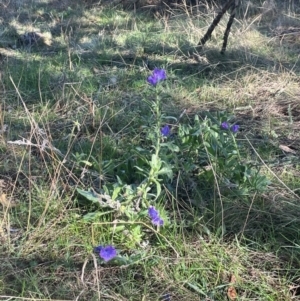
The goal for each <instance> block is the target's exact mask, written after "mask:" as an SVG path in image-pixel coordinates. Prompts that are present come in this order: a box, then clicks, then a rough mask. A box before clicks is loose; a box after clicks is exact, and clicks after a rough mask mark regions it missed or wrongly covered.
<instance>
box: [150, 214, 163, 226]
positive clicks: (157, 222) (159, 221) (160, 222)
mask: <svg viewBox="0 0 300 301" xmlns="http://www.w3.org/2000/svg"><path fill="white" fill-rule="evenodd" d="M151 222H152V224H153V225H155V226H163V224H164V220H163V219H162V218H160V217H159V216H158V217H156V218H153V219H152V220H151Z"/></svg>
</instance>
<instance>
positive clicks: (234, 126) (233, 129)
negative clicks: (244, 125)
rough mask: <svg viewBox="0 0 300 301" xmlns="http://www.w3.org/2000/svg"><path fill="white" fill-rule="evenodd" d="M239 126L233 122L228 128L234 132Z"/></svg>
mask: <svg viewBox="0 0 300 301" xmlns="http://www.w3.org/2000/svg"><path fill="white" fill-rule="evenodd" d="M239 128H240V126H239V125H237V124H234V125H233V126H232V127H231V128H230V130H231V132H232V133H236V132H237V131H238V130H239Z"/></svg>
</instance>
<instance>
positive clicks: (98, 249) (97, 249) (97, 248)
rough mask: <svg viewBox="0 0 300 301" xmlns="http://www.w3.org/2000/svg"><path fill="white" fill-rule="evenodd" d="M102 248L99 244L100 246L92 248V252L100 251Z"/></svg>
mask: <svg viewBox="0 0 300 301" xmlns="http://www.w3.org/2000/svg"><path fill="white" fill-rule="evenodd" d="M102 249H103V246H101V245H100V246H97V247H95V248H94V252H95V253H100V251H101V250H102Z"/></svg>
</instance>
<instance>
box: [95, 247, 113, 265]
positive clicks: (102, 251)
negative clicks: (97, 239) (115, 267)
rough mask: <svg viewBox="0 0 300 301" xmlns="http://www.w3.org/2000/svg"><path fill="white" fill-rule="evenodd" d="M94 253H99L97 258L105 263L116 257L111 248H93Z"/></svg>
mask: <svg viewBox="0 0 300 301" xmlns="http://www.w3.org/2000/svg"><path fill="white" fill-rule="evenodd" d="M94 251H95V252H97V253H99V256H100V257H101V258H102V259H103V260H104V261H105V262H107V261H109V260H111V259H113V258H114V257H116V256H117V251H116V249H115V248H114V247H113V246H106V247H103V246H98V247H95V248H94Z"/></svg>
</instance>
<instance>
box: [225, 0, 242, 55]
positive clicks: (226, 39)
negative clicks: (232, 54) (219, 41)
mask: <svg viewBox="0 0 300 301" xmlns="http://www.w3.org/2000/svg"><path fill="white" fill-rule="evenodd" d="M239 5H240V0H236V1H235V3H234V4H233V8H232V11H231V14H230V18H229V20H228V23H227V27H226V30H225V32H224V36H223V40H224V42H223V46H222V50H221V54H224V53H225V51H226V47H227V42H228V36H229V33H230V28H231V26H232V23H233V20H234V18H235V13H236V9H237V7H238V6H239Z"/></svg>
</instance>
